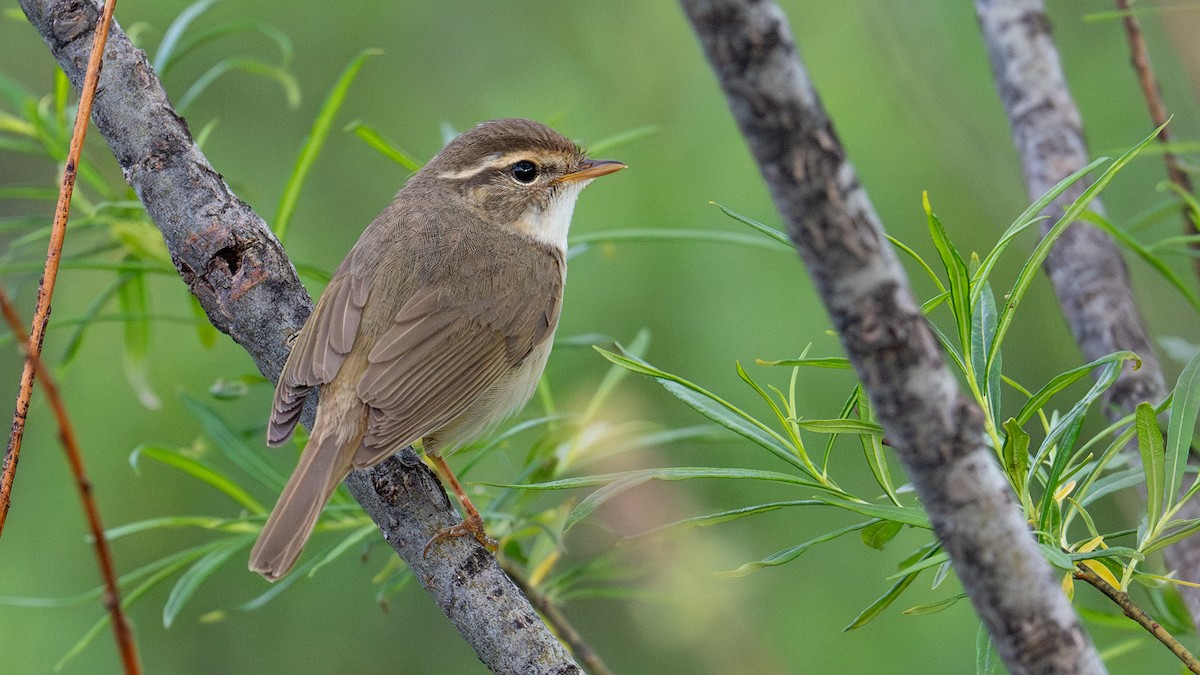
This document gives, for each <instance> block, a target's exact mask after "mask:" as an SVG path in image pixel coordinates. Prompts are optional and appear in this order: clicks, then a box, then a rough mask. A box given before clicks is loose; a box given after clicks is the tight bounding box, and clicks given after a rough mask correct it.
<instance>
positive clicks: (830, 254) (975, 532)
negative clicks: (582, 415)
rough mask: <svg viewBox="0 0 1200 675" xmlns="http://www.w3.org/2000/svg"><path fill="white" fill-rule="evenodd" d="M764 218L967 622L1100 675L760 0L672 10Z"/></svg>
mask: <svg viewBox="0 0 1200 675" xmlns="http://www.w3.org/2000/svg"><path fill="white" fill-rule="evenodd" d="M682 4H683V7H684V10H685V12H686V13H687V15H688V18H689V19H690V20H691V22H692V26H693V28H694V29H695V31H696V34H697V35H698V36H699V38H700V43H701V45H702V47H703V48H704V52H705V54H706V55H707V57H708V60H709V61H710V63H711V64H712V66H713V69H714V70H715V72H716V74H717V79H718V80H719V81H720V84H721V87H722V88H723V89H724V91H725V95H726V98H727V100H728V102H729V106H730V109H731V110H732V112H733V116H734V117H735V118H736V120H737V122H738V125H739V126H740V127H741V130H742V133H743V135H744V136H745V137H746V140H747V142H748V143H749V146H750V149H751V151H752V153H753V155H754V158H755V160H756V161H757V163H758V166H759V169H760V171H761V172H762V175H763V177H764V179H765V180H766V182H767V185H768V187H769V189H770V192H771V196H772V197H773V199H774V201H775V205H776V207H777V208H778V209H779V211H780V213H781V214H782V216H783V219H784V221H785V222H786V223H787V227H788V232H789V234H790V236H791V238H792V241H793V242H794V243H795V245H796V248H797V250H798V251H799V253H800V256H801V257H802V258H803V260H804V262H805V265H806V267H807V269H808V272H809V274H810V275H811V276H812V278H813V281H814V282H815V284H816V287H817V290H818V292H819V293H820V294H821V297H822V299H823V301H824V303H825V306H826V308H827V309H828V311H829V313H830V315H831V317H832V319H833V323H834V325H835V327H836V328H837V330H838V333H839V335H840V336H841V340H842V345H843V347H844V348H845V350H846V353H847V355H848V356H849V358H850V361H851V363H853V365H854V368H855V370H856V372H857V373H858V376H859V377H860V378H861V380H862V383H863V388H864V390H865V391H866V392H867V393H868V395H869V396H870V398H871V402H872V404H873V405H874V406H875V410H876V413H877V415H878V416H879V420H880V422H881V424H882V425H883V428H884V430H885V432H886V434H887V437H888V439H889V442H890V443H891V445H892V446H893V447H894V448H895V450H896V453H897V455H898V457H899V458H900V460H901V461H902V462H903V464H904V466H905V469H906V470H907V472H908V475H909V477H910V479H911V480H912V482H913V485H914V486H915V487H916V489H917V493H918V495H919V496H920V498H921V501H922V503H923V504H924V506H925V510H926V511H927V512H928V513H929V516H930V520H931V521H932V523H933V526H934V529H935V531H936V532H937V535H938V537H939V538H940V540H941V542H942V544H943V546H944V547H945V549H946V551H947V552H949V554H950V556H951V559H952V560H953V564H954V567H955V569H956V571H957V572H958V576H959V578H960V579H961V580H962V583H963V586H964V587H965V588H966V590H967V593H968V594H969V595H970V597H971V601H972V602H973V603H974V606H975V610H976V611H977V612H978V613H979V616H980V617H981V618H982V619H983V621H984V623H985V624H986V625H987V628H988V631H989V632H990V633H991V636H992V639H993V641H994V643H995V644H996V647H997V649H998V651H999V653H1000V656H1001V657H1002V658H1003V659H1004V662H1005V664H1006V665H1007V666H1008V668H1009V670H1010V671H1011V672H1013V673H1088V674H1093V673H1103V672H1104V670H1105V669H1104V665H1103V663H1102V662H1101V661H1100V658H1099V656H1098V654H1097V653H1096V650H1095V648H1094V647H1093V646H1092V644H1091V641H1090V640H1089V638H1088V637H1087V635H1086V634H1085V633H1084V632H1083V630H1082V628H1081V627H1080V625H1079V621H1078V618H1077V617H1076V616H1075V613H1074V612H1073V611H1072V609H1071V605H1070V603H1069V602H1068V601H1067V599H1066V597H1065V596H1064V595H1063V594H1062V592H1061V589H1060V587H1059V584H1058V581H1057V579H1056V576H1057V575H1055V574H1054V573H1053V572H1052V571H1051V569H1050V567H1049V565H1048V564H1047V563H1046V562H1045V560H1044V559H1043V558H1042V556H1041V553H1040V552H1039V550H1038V548H1037V546H1036V544H1035V542H1034V540H1033V537H1032V536H1031V534H1030V532H1029V528H1028V526H1027V525H1026V523H1025V520H1024V518H1023V516H1022V514H1021V512H1020V511H1019V510H1018V508H1017V506H1016V504H1015V503H1014V502H1013V499H1012V493H1011V491H1010V490H1009V488H1008V485H1007V483H1006V481H1005V479H1004V477H1003V476H1002V474H1001V473H1000V471H999V468H998V467H997V466H996V465H995V461H994V459H993V456H992V453H991V451H990V450H989V449H988V448H987V447H986V446H985V445H984V443H983V438H984V432H983V423H982V413H981V411H980V410H979V409H978V407H977V406H975V405H974V404H973V403H972V402H971V401H969V400H968V399H967V398H966V397H964V396H963V395H962V394H961V393H960V391H959V389H958V386H957V383H956V381H955V379H954V377H953V376H952V375H951V373H950V372H949V370H948V369H947V368H946V366H945V363H944V361H943V359H942V354H941V349H940V347H939V345H938V343H937V340H936V339H935V337H934V335H933V333H932V332H931V330H930V329H929V326H928V324H927V323H926V322H925V318H924V317H923V316H922V314H921V312H920V310H919V307H918V306H917V303H916V302H915V301H914V299H913V297H912V293H911V291H910V290H909V288H908V284H907V280H906V278H905V276H904V272H903V269H902V268H901V266H900V264H899V262H898V260H897V259H896V256H895V254H894V253H893V252H892V249H891V246H890V245H889V244H888V242H887V241H886V239H885V238H884V234H883V230H882V227H881V225H880V223H879V218H878V216H877V215H876V214H875V211H874V208H873V207H872V205H871V202H870V200H869V199H868V197H867V194H866V192H865V191H864V190H863V188H862V186H860V185H859V183H858V178H857V176H856V174H855V172H854V169H853V167H852V166H851V165H850V163H849V161H848V160H847V159H846V155H845V150H844V148H843V147H842V145H841V143H840V142H839V141H838V139H837V136H836V135H835V133H834V131H833V127H832V125H831V123H830V121H829V119H828V117H827V116H826V114H825V111H824V109H823V108H822V106H821V104H820V102H819V100H818V98H817V94H816V92H815V90H814V89H813V87H812V84H811V82H810V81H809V78H808V75H807V73H806V72H805V69H804V67H803V65H802V64H801V62H800V60H799V57H798V55H797V54H796V50H795V44H794V40H793V38H792V35H791V29H790V27H789V26H788V23H787V19H786V17H785V16H784V14H783V12H782V11H781V10H780V9H779V7H778V6H777V5H775V4H774V3H773V2H769V1H768V0H683V2H682Z"/></svg>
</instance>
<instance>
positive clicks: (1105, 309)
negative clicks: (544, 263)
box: [975, 0, 1200, 620]
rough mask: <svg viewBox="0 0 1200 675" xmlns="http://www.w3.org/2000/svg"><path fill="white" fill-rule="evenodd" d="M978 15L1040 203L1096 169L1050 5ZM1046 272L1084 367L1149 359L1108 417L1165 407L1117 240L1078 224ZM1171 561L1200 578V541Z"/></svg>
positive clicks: (1191, 600) (1001, 5) (1196, 597)
mask: <svg viewBox="0 0 1200 675" xmlns="http://www.w3.org/2000/svg"><path fill="white" fill-rule="evenodd" d="M975 10H976V14H977V15H978V16H979V23H980V26H981V28H982V30H983V37H984V40H985V42H986V43H987V50H988V56H989V57H990V59H991V62H992V72H993V75H994V76H995V79H996V88H997V90H998V91H999V93H1000V100H1001V102H1002V103H1003V105H1004V109H1005V111H1006V112H1007V113H1008V118H1009V123H1010V124H1011V126H1012V130H1013V142H1014V143H1015V145H1016V147H1017V154H1018V155H1019V156H1020V160H1021V167H1022V169H1023V170H1024V173H1025V180H1026V185H1027V187H1028V190H1029V195H1030V197H1031V198H1037V197H1040V196H1041V195H1043V194H1045V193H1046V191H1048V190H1049V189H1050V188H1051V187H1053V186H1054V185H1055V184H1057V183H1058V182H1059V181H1061V180H1062V179H1064V178H1066V177H1067V176H1069V175H1071V174H1072V173H1074V172H1075V171H1078V170H1079V169H1080V168H1082V167H1083V166H1086V165H1087V163H1088V162H1089V161H1090V160H1089V158H1088V150H1087V143H1086V141H1085V140H1084V137H1083V124H1082V121H1081V117H1080V114H1079V110H1078V108H1077V107H1076V106H1075V101H1074V99H1073V98H1072V97H1071V92H1070V89H1069V88H1068V87H1067V81H1066V77H1065V76H1064V75H1063V70H1062V65H1061V63H1060V61H1059V58H1058V50H1057V48H1056V47H1055V45H1054V40H1053V38H1052V37H1051V34H1050V21H1049V19H1047V17H1046V10H1045V5H1044V4H1043V2H1042V0H975ZM1087 187H1088V182H1087V179H1084V180H1081V181H1079V182H1077V183H1075V185H1073V186H1072V187H1071V188H1070V189H1068V190H1067V191H1066V192H1064V193H1063V194H1062V195H1061V196H1060V197H1059V198H1058V199H1056V200H1055V201H1054V202H1053V203H1052V204H1050V206H1048V207H1046V209H1045V210H1044V211H1043V212H1042V214H1043V215H1047V216H1049V219H1048V220H1046V221H1043V225H1042V227H1043V230H1042V231H1043V234H1044V233H1045V231H1046V230H1047V229H1049V228H1050V227H1051V226H1052V225H1053V223H1054V222H1055V221H1056V220H1058V219H1059V218H1060V217H1061V216H1062V214H1063V211H1064V209H1065V208H1066V207H1067V206H1068V205H1069V204H1070V203H1071V202H1072V201H1074V200H1075V198H1076V197H1078V196H1079V195H1080V194H1081V193H1082V192H1083V191H1084V190H1086V189H1087ZM1091 208H1092V210H1094V211H1097V212H1100V213H1103V206H1102V204H1101V201H1100V199H1098V198H1097V199H1094V200H1092V203H1091ZM1045 270H1046V274H1048V275H1049V276H1050V281H1051V283H1052V285H1053V286H1054V294H1055V295H1056V296H1057V297H1058V303H1059V305H1060V306H1061V307H1062V311H1063V315H1064V316H1065V317H1066V319H1067V323H1068V324H1070V326H1071V332H1072V333H1073V334H1074V336H1075V342H1076V343H1077V344H1078V345H1079V350H1080V351H1081V352H1082V353H1083V356H1084V358H1085V360H1087V361H1091V360H1095V359H1097V358H1100V357H1102V356H1104V355H1106V354H1111V353H1113V352H1116V351H1121V350H1129V351H1132V352H1134V353H1136V354H1137V355H1138V356H1140V357H1141V359H1142V364H1141V367H1140V368H1139V369H1137V370H1133V369H1132V366H1126V367H1125V371H1124V372H1123V373H1122V374H1121V377H1120V379H1118V380H1117V382H1116V384H1115V385H1114V386H1113V387H1112V389H1110V390H1109V392H1108V394H1107V399H1106V402H1107V404H1108V405H1106V406H1105V414H1106V415H1107V416H1108V418H1109V419H1110V420H1112V421H1116V420H1117V419H1120V418H1121V417H1124V416H1126V415H1128V414H1130V413H1132V412H1133V411H1134V410H1135V409H1136V408H1137V405H1138V404H1139V403H1141V402H1143V401H1149V402H1150V403H1153V404H1158V403H1159V402H1161V401H1162V400H1163V399H1164V398H1166V396H1167V393H1168V390H1167V386H1166V384H1165V383H1164V382H1163V374H1162V368H1161V366H1160V365H1159V361H1158V356H1157V354H1155V351H1154V347H1153V345H1152V343H1151V342H1150V338H1149V337H1148V333H1147V330H1146V326H1145V321H1144V320H1143V319H1142V316H1141V313H1140V312H1139V311H1138V307H1137V303H1136V301H1135V300H1134V297H1133V287H1132V285H1131V284H1130V281H1129V272H1128V271H1127V270H1126V268H1125V262H1124V261H1123V260H1122V258H1121V255H1120V253H1119V252H1118V250H1117V247H1116V245H1115V244H1114V243H1113V241H1112V239H1111V238H1110V237H1109V236H1108V235H1107V234H1106V233H1104V232H1101V231H1100V230H1098V229H1096V228H1095V227H1092V226H1091V225H1089V224H1087V223H1082V222H1077V223H1075V224H1073V225H1071V226H1070V227H1068V228H1067V230H1066V232H1065V233H1064V234H1063V236H1062V237H1061V238H1060V239H1059V240H1058V241H1057V242H1055V244H1054V246H1053V247H1052V248H1051V249H1050V255H1049V256H1048V257H1047V258H1046V264H1045ZM1179 517H1180V518H1197V517H1200V505H1197V504H1196V503H1195V502H1189V503H1188V504H1187V505H1185V506H1184V507H1183V509H1181V511H1180V516H1179ZM1164 553H1165V557H1166V561H1167V564H1168V565H1169V566H1171V567H1173V568H1174V569H1176V570H1178V571H1179V572H1180V573H1181V576H1182V577H1183V578H1186V579H1195V578H1196V577H1197V576H1200V538H1196V537H1193V538H1191V539H1186V540H1184V541H1182V542H1179V543H1178V544H1176V545H1174V546H1171V547H1169V548H1168V549H1167V550H1166V551H1165V552H1164ZM1180 593H1181V594H1182V595H1183V597H1184V600H1185V601H1186V603H1187V606H1188V610H1189V611H1190V612H1191V614H1192V617H1193V620H1195V619H1196V618H1197V617H1200V589H1196V588H1189V587H1181V588H1180Z"/></svg>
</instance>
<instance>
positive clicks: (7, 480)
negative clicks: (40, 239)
mask: <svg viewBox="0 0 1200 675" xmlns="http://www.w3.org/2000/svg"><path fill="white" fill-rule="evenodd" d="M116 4H117V2H116V0H108V2H106V3H105V4H104V10H103V12H102V13H101V15H100V21H99V22H98V23H97V24H96V30H95V34H94V35H93V36H92V38H93V42H92V53H91V56H90V57H89V58H88V67H87V73H86V74H85V75H84V78H83V91H82V93H81V94H80V96H79V111H78V113H77V114H76V115H75V130H74V132H73V133H72V134H71V146H70V148H69V149H68V151H67V163H66V166H64V167H63V176H62V184H61V185H60V186H59V190H58V203H57V204H56V205H55V207H54V223H53V225H52V226H51V229H50V247H49V249H48V250H47V251H46V267H45V269H44V271H43V272H42V281H41V284H39V285H38V295H37V305H36V307H35V308H34V311H33V324H32V327H31V328H30V331H29V333H30V335H29V342H28V343H27V344H28V345H29V348H28V356H26V358H25V369H24V370H23V371H22V372H21V388H20V391H19V392H18V393H17V406H16V412H14V413H13V423H12V431H11V432H10V433H9V437H8V449H7V450H6V451H5V453H4V465H3V473H2V474H0V534H3V532H4V523H5V522H7V520H8V509H9V507H10V506H11V505H12V489H13V479H14V478H15V477H16V473H17V460H18V459H19V458H20V455H21V440H22V438H24V436H25V416H26V415H27V414H28V413H29V397H30V396H31V395H32V394H33V377H34V373H35V371H36V368H34V362H35V361H37V359H38V357H40V356H41V354H42V339H43V338H44V337H45V335H46V324H47V322H48V321H49V319H50V299H51V297H52V296H53V295H54V282H55V280H56V279H57V278H58V264H59V261H60V260H61V259H62V249H63V239H64V238H65V237H66V234H67V216H69V215H70V213H71V195H72V193H74V191H75V175H76V173H77V172H78V165H79V157H80V155H81V154H82V153H83V140H84V137H86V136H87V128H88V121H89V120H90V119H91V116H92V101H93V100H94V99H95V98H96V83H97V82H99V80H100V61H101V59H102V57H103V55H104V45H105V43H106V42H108V28H109V26H110V25H111V24H112V15H113V9H114V7H115V6H116Z"/></svg>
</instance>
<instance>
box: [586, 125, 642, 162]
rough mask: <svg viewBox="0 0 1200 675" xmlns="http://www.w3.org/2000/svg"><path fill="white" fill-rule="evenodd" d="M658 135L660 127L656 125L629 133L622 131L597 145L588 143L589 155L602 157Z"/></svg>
mask: <svg viewBox="0 0 1200 675" xmlns="http://www.w3.org/2000/svg"><path fill="white" fill-rule="evenodd" d="M656 133H658V127H657V126H655V125H648V126H643V127H635V128H633V129H629V130H627V131H621V132H618V133H615V134H613V135H611V136H606V137H605V138H601V139H600V140H598V141H596V142H595V143H588V144H587V150H588V154H589V155H591V156H592V157H600V156H602V155H604V154H605V153H607V152H608V151H609V150H612V149H613V148H616V147H620V146H622V145H629V144H630V143H633V142H635V141H640V140H642V139H643V138H648V137H650V136H653V135H654V134H656Z"/></svg>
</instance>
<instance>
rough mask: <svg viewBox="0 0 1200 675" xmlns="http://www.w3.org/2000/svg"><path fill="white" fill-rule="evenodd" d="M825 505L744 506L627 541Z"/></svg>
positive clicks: (813, 502)
mask: <svg viewBox="0 0 1200 675" xmlns="http://www.w3.org/2000/svg"><path fill="white" fill-rule="evenodd" d="M824 505H825V502H819V501H817V500H815V499H793V500H789V501H783V502H768V503H766V504H755V505H753V506H744V507H742V508H740V509H730V510H728V511H718V512H717V513H709V514H705V515H703V516H692V517H691V518H684V519H682V520H677V521H675V522H673V523H667V524H666V525H660V526H658V527H655V528H651V529H649V530H646V531H645V532H638V533H637V534H632V535H629V536H627V537H625V539H626V540H633V539H642V538H644V537H650V536H657V535H660V534H667V533H670V532H675V531H678V530H688V529H691V528H695V527H709V526H711V525H717V524H720V523H726V522H729V521H731V520H737V519H739V518H746V517H747V516H756V515H758V514H760V513H768V512H770V511H775V510H778V509H782V508H786V507H789V506H824Z"/></svg>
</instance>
